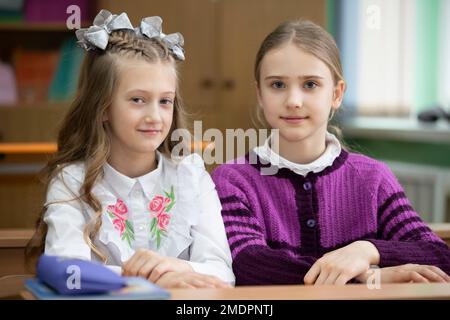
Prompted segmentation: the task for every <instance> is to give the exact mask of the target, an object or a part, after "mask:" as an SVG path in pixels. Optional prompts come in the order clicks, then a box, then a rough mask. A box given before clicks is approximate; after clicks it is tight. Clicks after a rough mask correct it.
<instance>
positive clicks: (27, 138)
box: [0, 105, 68, 143]
mask: <svg viewBox="0 0 450 320" xmlns="http://www.w3.org/2000/svg"><path fill="white" fill-rule="evenodd" d="M67 110H68V108H67V106H66V105H54V106H51V105H39V106H38V105H36V106H33V107H0V142H20V143H22V142H36V141H39V142H53V141H56V137H57V133H58V127H59V125H60V123H61V121H62V119H63V117H64V115H65V113H66V112H67Z"/></svg>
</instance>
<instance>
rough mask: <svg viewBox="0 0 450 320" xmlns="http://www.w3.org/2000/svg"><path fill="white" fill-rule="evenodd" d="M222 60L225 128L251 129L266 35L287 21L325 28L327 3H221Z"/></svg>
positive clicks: (290, 0)
mask: <svg viewBox="0 0 450 320" xmlns="http://www.w3.org/2000/svg"><path fill="white" fill-rule="evenodd" d="M216 5H217V6H218V8H217V12H218V35H219V43H218V58H219V64H218V65H219V74H220V76H221V79H220V88H221V90H220V91H219V104H220V109H219V110H220V113H221V114H222V119H223V120H222V121H223V122H222V123H221V126H226V127H228V128H237V127H242V128H249V127H251V126H252V123H251V119H252V118H255V114H256V93H255V80H254V76H253V68H254V63H255V57H256V53H257V50H258V49H259V46H260V44H261V42H262V41H263V39H264V38H265V36H266V35H267V34H268V33H269V32H270V31H272V30H273V29H274V28H275V27H276V26H277V25H279V24H280V23H281V22H283V21H285V20H292V19H299V18H305V19H309V20H312V21H314V22H315V23H318V24H319V25H322V26H324V25H325V1H324V0H319V1H314V2H311V1H307V0H281V1H280V0H219V1H217V4H216Z"/></svg>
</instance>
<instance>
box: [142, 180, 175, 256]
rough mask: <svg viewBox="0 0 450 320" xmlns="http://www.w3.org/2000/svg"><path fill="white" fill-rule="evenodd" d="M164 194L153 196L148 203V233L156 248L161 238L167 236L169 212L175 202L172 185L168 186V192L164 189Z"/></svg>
mask: <svg viewBox="0 0 450 320" xmlns="http://www.w3.org/2000/svg"><path fill="white" fill-rule="evenodd" d="M164 194H165V196H162V195H157V196H155V197H154V198H153V199H152V201H151V202H150V203H149V205H148V208H149V210H150V212H152V214H151V218H152V223H151V227H150V234H151V236H152V238H153V240H155V241H156V247H157V248H158V249H159V247H160V245H161V238H162V237H166V236H167V227H168V226H169V223H170V219H171V215H170V214H169V212H170V210H171V209H172V207H173V205H174V204H175V193H174V191H173V186H171V187H170V193H169V192H167V191H164Z"/></svg>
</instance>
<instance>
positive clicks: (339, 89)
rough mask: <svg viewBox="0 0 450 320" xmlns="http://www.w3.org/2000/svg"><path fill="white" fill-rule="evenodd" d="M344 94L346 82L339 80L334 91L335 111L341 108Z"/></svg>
mask: <svg viewBox="0 0 450 320" xmlns="http://www.w3.org/2000/svg"><path fill="white" fill-rule="evenodd" d="M344 92H345V82H344V80H339V81H338V83H337V84H336V85H335V86H334V89H333V103H332V107H333V109H334V110H337V109H339V107H340V106H341V103H342V99H343V98H344Z"/></svg>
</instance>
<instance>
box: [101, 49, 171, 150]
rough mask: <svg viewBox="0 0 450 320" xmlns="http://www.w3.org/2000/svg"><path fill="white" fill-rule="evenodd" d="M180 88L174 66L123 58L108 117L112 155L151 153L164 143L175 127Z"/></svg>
mask: <svg viewBox="0 0 450 320" xmlns="http://www.w3.org/2000/svg"><path fill="white" fill-rule="evenodd" d="M176 86H177V76H176V72H175V68H174V66H173V64H171V63H169V62H166V63H164V62H162V63H161V62H156V63H149V62H146V61H144V60H142V59H129V58H120V60H119V61H118V83H117V86H116V89H115V92H114V95H113V99H112V104H111V106H110V107H109V108H108V109H107V112H106V114H105V118H104V120H106V121H107V122H108V126H107V127H108V130H107V131H108V135H109V137H110V139H111V146H112V152H115V153H116V154H117V155H120V154H121V153H122V152H123V153H124V154H127V155H130V154H148V153H151V152H154V151H155V150H156V149H157V148H158V147H159V146H160V145H161V143H163V141H164V139H165V138H166V136H167V134H168V132H169V129H170V127H171V125H172V118H173V108H174V99H175V90H176Z"/></svg>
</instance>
